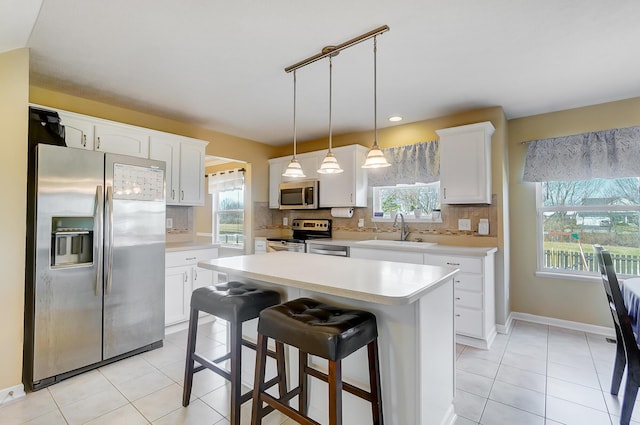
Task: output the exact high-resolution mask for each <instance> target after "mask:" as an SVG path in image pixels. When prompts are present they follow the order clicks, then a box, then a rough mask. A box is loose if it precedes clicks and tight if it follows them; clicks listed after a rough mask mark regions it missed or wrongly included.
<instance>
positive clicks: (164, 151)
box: [149, 136, 204, 205]
mask: <svg viewBox="0 0 640 425" xmlns="http://www.w3.org/2000/svg"><path fill="white" fill-rule="evenodd" d="M149 158H151V159H156V160H158V161H164V162H165V163H166V170H165V182H166V188H167V194H166V195H167V196H166V200H167V205H177V204H179V203H180V141H179V140H175V139H173V138H170V137H165V136H151V143H150V144H149ZM203 172H204V171H203Z"/></svg>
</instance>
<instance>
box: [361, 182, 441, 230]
mask: <svg viewBox="0 0 640 425" xmlns="http://www.w3.org/2000/svg"><path fill="white" fill-rule="evenodd" d="M439 208H440V182H434V183H429V184H423V183H416V184H412V185H396V186H378V187H374V188H373V219H374V221H376V220H385V219H388V220H391V219H393V218H394V215H395V213H396V212H399V213H402V214H403V215H404V216H405V218H412V219H416V220H424V221H431V220H433V214H432V213H433V211H434V210H437V209H439ZM438 221H439V219H438Z"/></svg>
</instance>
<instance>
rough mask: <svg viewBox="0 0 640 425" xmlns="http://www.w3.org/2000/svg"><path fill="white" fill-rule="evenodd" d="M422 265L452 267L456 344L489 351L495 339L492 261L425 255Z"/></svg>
mask: <svg viewBox="0 0 640 425" xmlns="http://www.w3.org/2000/svg"><path fill="white" fill-rule="evenodd" d="M424 264H428V265H431V266H443V267H455V268H457V269H460V272H459V273H458V274H457V275H456V276H455V278H454V291H455V295H454V297H455V320H456V334H457V339H456V340H457V342H459V343H462V344H465V345H471V346H474V347H479V348H487V349H488V348H489V347H490V346H491V344H492V342H493V340H494V339H495V337H496V320H495V306H494V304H495V282H494V280H495V260H494V255H493V253H491V254H488V255H486V256H483V257H478V256H462V255H436V254H424Z"/></svg>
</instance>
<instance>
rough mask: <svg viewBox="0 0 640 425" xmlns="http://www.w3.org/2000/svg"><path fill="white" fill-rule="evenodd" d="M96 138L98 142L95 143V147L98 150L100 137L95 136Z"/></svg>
mask: <svg viewBox="0 0 640 425" xmlns="http://www.w3.org/2000/svg"><path fill="white" fill-rule="evenodd" d="M96 139H97V140H98V144H97V145H96V149H98V150H100V137H96Z"/></svg>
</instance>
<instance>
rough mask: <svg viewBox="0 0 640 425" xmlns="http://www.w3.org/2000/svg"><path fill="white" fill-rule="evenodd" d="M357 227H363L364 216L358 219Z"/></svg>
mask: <svg viewBox="0 0 640 425" xmlns="http://www.w3.org/2000/svg"><path fill="white" fill-rule="evenodd" d="M358 227H364V218H359V219H358Z"/></svg>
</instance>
